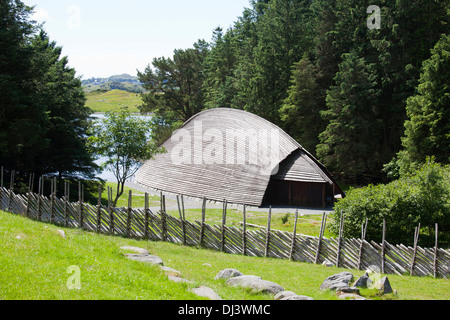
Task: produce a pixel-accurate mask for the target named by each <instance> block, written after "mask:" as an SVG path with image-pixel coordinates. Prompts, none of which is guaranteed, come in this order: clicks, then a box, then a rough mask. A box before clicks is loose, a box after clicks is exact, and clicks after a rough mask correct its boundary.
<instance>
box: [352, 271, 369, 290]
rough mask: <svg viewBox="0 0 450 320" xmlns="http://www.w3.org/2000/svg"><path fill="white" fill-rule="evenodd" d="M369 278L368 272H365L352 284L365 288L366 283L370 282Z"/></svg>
mask: <svg viewBox="0 0 450 320" xmlns="http://www.w3.org/2000/svg"><path fill="white" fill-rule="evenodd" d="M371 282H372V281H371V279H370V278H369V274H368V273H367V272H365V273H364V274H363V275H362V276H361V277H359V278H358V279H357V280H356V281H355V283H354V284H353V286H355V287H358V288H367V286H368V284H369V283H371Z"/></svg>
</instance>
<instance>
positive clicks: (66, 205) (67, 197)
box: [64, 181, 70, 228]
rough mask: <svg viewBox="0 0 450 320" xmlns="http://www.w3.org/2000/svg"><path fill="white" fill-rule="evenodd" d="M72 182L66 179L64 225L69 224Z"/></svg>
mask: <svg viewBox="0 0 450 320" xmlns="http://www.w3.org/2000/svg"><path fill="white" fill-rule="evenodd" d="M69 202H70V182H69V181H64V226H65V227H66V228H67V227H68V226H69Z"/></svg>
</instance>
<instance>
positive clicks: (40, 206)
mask: <svg viewBox="0 0 450 320" xmlns="http://www.w3.org/2000/svg"><path fill="white" fill-rule="evenodd" d="M43 189H44V177H43V176H41V177H40V178H39V186H38V221H42V204H41V201H42V199H41V198H42V194H43V193H44V190H43Z"/></svg>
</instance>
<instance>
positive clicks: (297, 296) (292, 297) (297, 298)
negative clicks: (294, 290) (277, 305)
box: [281, 295, 314, 300]
mask: <svg viewBox="0 0 450 320" xmlns="http://www.w3.org/2000/svg"><path fill="white" fill-rule="evenodd" d="M281 300H314V299H313V298H311V297H308V296H301V295H296V296H289V297H286V298H284V299H281Z"/></svg>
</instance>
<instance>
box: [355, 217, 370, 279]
mask: <svg viewBox="0 0 450 320" xmlns="http://www.w3.org/2000/svg"><path fill="white" fill-rule="evenodd" d="M368 223H369V219H366V222H365V223H364V222H363V223H362V225H361V245H360V246H359V255H358V270H361V260H362V254H363V248H364V241H365V240H366V232H367V224H368Z"/></svg>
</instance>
